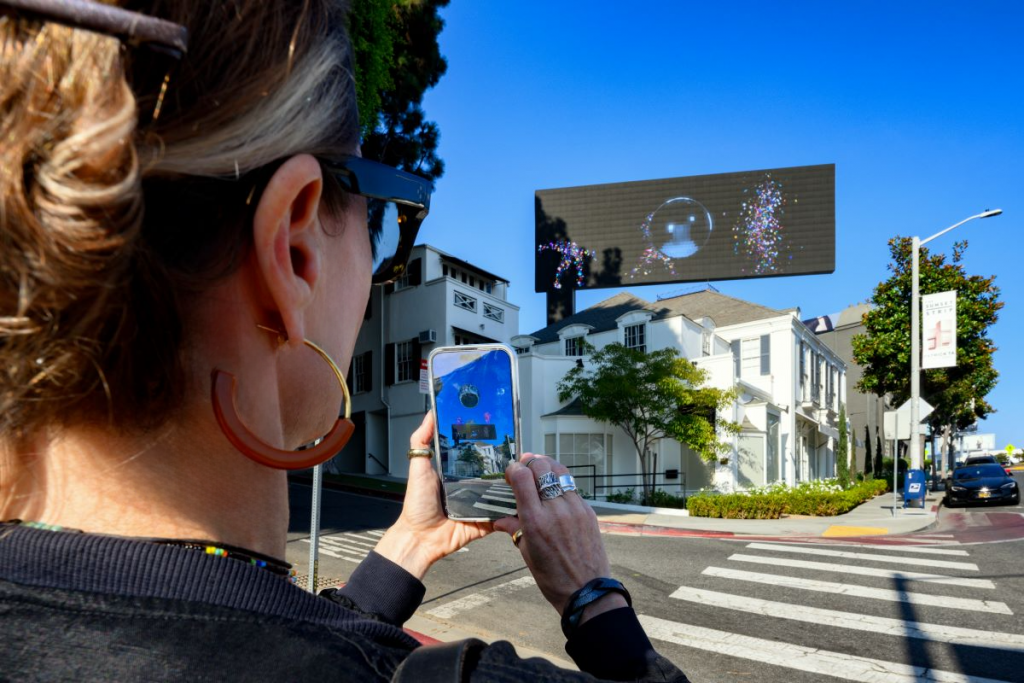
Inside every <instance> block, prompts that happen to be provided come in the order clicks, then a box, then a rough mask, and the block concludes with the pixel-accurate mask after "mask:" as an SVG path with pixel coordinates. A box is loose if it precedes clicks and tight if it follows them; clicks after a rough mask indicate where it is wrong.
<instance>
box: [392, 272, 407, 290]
mask: <svg viewBox="0 0 1024 683" xmlns="http://www.w3.org/2000/svg"><path fill="white" fill-rule="evenodd" d="M409 287H410V285H409V269H408V268H406V269H405V270H404V271H403V272H402V276H401V277H399V278H398V279H397V280H395V291H396V292H397V291H398V290H400V289H408V288H409Z"/></svg>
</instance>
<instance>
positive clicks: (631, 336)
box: [623, 323, 647, 353]
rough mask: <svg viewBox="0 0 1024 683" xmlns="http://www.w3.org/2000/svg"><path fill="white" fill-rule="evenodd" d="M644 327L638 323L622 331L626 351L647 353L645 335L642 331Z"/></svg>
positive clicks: (643, 324) (644, 325)
mask: <svg viewBox="0 0 1024 683" xmlns="http://www.w3.org/2000/svg"><path fill="white" fill-rule="evenodd" d="M646 327H647V325H646V324H645V323H639V324H637V325H627V326H626V327H625V328H624V329H623V333H624V336H625V342H626V348H627V349H636V350H637V351H639V352H640V353H646V352H647V334H646V332H645V329H644V328H646Z"/></svg>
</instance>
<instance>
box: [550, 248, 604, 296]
mask: <svg viewBox="0 0 1024 683" xmlns="http://www.w3.org/2000/svg"><path fill="white" fill-rule="evenodd" d="M542 251H554V252H558V253H559V254H561V255H562V260H561V261H560V262H559V263H558V267H557V268H556V269H555V281H554V288H555V289H561V288H562V274H563V273H565V272H566V271H569V270H575V271H576V286H577V287H582V286H583V266H584V264H585V262H586V259H588V258H594V257H595V256H597V252H596V251H594V250H592V249H584V248H583V247H581V246H580V245H578V244H576V243H575V242H570V241H569V240H558V241H556V242H548V243H547V244H541V245H540V246H538V247H537V252H538V253H540V252H542Z"/></svg>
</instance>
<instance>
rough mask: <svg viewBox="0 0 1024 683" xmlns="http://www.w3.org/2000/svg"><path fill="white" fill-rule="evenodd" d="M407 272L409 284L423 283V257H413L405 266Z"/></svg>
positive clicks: (412, 285)
mask: <svg viewBox="0 0 1024 683" xmlns="http://www.w3.org/2000/svg"><path fill="white" fill-rule="evenodd" d="M406 269H407V271H408V273H409V286H410V287H415V286H417V285H419V284H422V283H423V259H421V258H418V259H413V260H412V261H410V262H409V265H408V266H406Z"/></svg>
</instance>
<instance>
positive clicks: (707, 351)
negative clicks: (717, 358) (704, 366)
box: [700, 330, 711, 356]
mask: <svg viewBox="0 0 1024 683" xmlns="http://www.w3.org/2000/svg"><path fill="white" fill-rule="evenodd" d="M700 354H701V355H702V356H710V355H711V332H710V331H709V330H704V332H703V333H701V336H700Z"/></svg>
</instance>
